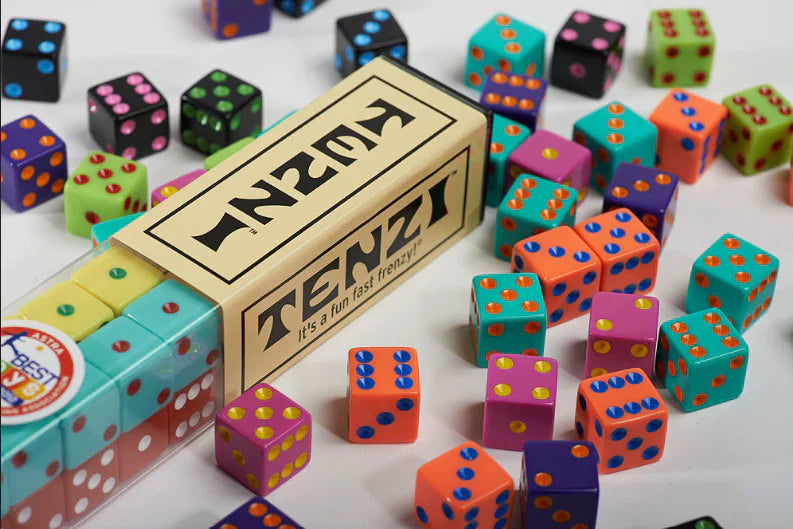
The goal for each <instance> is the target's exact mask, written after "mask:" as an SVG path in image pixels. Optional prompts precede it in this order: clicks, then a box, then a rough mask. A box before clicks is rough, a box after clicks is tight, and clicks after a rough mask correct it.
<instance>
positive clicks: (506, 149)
mask: <svg viewBox="0 0 793 529" xmlns="http://www.w3.org/2000/svg"><path fill="white" fill-rule="evenodd" d="M530 134H531V131H530V130H529V129H528V127H526V126H524V125H521V124H520V123H518V122H517V121H512V120H511V119H507V118H505V117H503V116H500V115H498V114H493V132H492V135H491V137H490V155H489V158H488V164H487V184H485V185H486V187H485V204H487V205H488V206H493V207H495V206H498V205H499V204H500V203H501V199H502V198H504V192H505V188H504V175H505V174H506V171H507V159H508V158H509V156H510V154H512V151H514V150H515V149H516V148H517V146H518V145H520V144H521V143H523V141H524V140H526V138H528V137H529V135H530Z"/></svg>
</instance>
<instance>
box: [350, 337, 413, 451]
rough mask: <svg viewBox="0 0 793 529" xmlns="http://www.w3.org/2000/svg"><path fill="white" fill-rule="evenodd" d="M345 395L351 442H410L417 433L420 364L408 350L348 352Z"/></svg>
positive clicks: (353, 350)
mask: <svg viewBox="0 0 793 529" xmlns="http://www.w3.org/2000/svg"><path fill="white" fill-rule="evenodd" d="M347 372H348V375H349V377H350V385H349V390H348V392H347V407H348V410H349V412H348V413H349V420H348V421H347V425H348V429H349V439H350V442H353V443H412V442H414V441H415V440H416V437H417V436H418V431H419V397H420V396H421V390H420V387H419V364H418V356H417V355H416V350H415V349H411V348H410V347H367V348H356V349H350V354H349V359H348V363H347Z"/></svg>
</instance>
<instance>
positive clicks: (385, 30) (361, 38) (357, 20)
mask: <svg viewBox="0 0 793 529" xmlns="http://www.w3.org/2000/svg"><path fill="white" fill-rule="evenodd" d="M379 55H388V56H389V57H391V58H392V59H396V60H397V61H401V62H407V60H408V39H407V36H406V35H405V32H404V31H402V28H401V27H400V26H399V23H398V22H397V20H396V18H394V15H393V14H392V13H391V11H389V10H388V9H378V10H377V11H369V12H367V13H359V14H357V15H350V16H346V17H341V18H339V19H337V20H336V59H335V62H336V70H338V71H339V73H340V74H341V75H342V77H347V76H348V75H350V74H351V73H352V72H354V71H355V70H357V69H358V68H360V67H361V66H363V65H365V64H367V63H369V61H371V60H372V59H374V58H375V57H377V56H379Z"/></svg>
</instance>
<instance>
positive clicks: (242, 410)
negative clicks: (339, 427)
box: [215, 383, 311, 496]
mask: <svg viewBox="0 0 793 529" xmlns="http://www.w3.org/2000/svg"><path fill="white" fill-rule="evenodd" d="M310 459H311V415H310V414H309V413H308V412H307V411H306V410H305V409H303V408H302V407H300V406H299V405H298V404H297V403H296V402H294V401H293V400H291V399H289V398H288V397H286V396H285V395H284V394H283V393H279V392H278V391H277V390H276V389H274V388H273V387H272V386H270V385H268V384H264V383H262V384H256V385H255V386H253V387H251V388H250V389H249V390H248V391H246V392H245V393H243V394H242V395H240V396H239V397H237V398H236V399H234V400H233V401H232V402H231V403H230V404H229V405H228V406H226V407H225V408H223V409H222V410H221V411H220V413H218V415H217V417H216V419H215V460H216V461H217V464H218V466H219V467H220V468H222V469H223V470H224V471H226V472H227V473H228V474H229V475H231V476H232V477H233V478H234V479H236V480H237V481H239V482H240V483H242V484H243V485H245V486H247V487H248V488H249V489H250V490H252V491H253V492H255V493H256V494H259V495H260V496H265V495H267V494H269V493H271V492H272V491H273V490H275V489H277V488H278V487H279V486H280V485H282V484H283V483H284V482H285V481H287V480H289V479H290V478H291V477H292V476H294V475H295V474H297V473H298V472H300V471H301V470H303V468H305V467H306V465H308V462H309V460H310Z"/></svg>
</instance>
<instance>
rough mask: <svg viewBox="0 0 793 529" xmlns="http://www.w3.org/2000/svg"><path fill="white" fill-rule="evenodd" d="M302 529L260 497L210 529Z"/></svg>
mask: <svg viewBox="0 0 793 529" xmlns="http://www.w3.org/2000/svg"><path fill="white" fill-rule="evenodd" d="M260 527H272V528H274V529H303V526H302V525H300V524H298V523H297V522H295V521H294V520H293V519H292V518H290V517H289V516H288V515H286V514H285V513H284V512H283V511H281V510H280V509H279V508H278V507H276V506H275V505H273V504H272V503H270V502H269V501H267V500H265V499H264V498H261V497H253V498H251V499H250V500H248V501H246V502H245V503H243V504H242V505H240V506H239V507H238V508H236V509H235V510H233V511H232V512H231V513H230V514H229V515H228V516H225V517H224V518H223V519H222V520H220V521H219V522H218V523H216V524H215V525H213V526H212V527H211V528H210V529H259V528H260Z"/></svg>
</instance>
